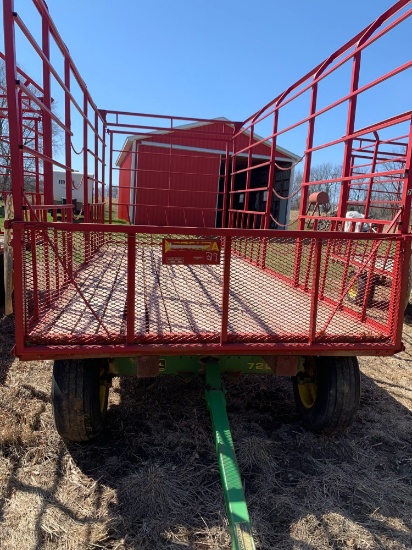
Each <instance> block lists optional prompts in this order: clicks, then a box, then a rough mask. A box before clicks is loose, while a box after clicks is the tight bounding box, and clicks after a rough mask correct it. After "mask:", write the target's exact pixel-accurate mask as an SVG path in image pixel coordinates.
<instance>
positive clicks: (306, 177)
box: [293, 69, 321, 286]
mask: <svg viewBox="0 0 412 550" xmlns="http://www.w3.org/2000/svg"><path fill="white" fill-rule="evenodd" d="M319 71H321V69H320V70H319ZM319 71H318V72H316V74H315V75H314V80H316V78H317V77H318V76H319ZM317 98H318V83H317V82H314V83H313V84H312V91H311V97H310V107H309V115H310V117H311V118H310V119H309V122H308V134H307V138H306V151H305V165H304V167H303V175H302V183H303V184H304V185H302V187H301V192H300V193H301V194H300V206H299V217H298V230H299V231H303V230H304V229H305V222H306V220H305V217H304V216H305V214H306V204H307V202H308V191H309V187H308V186H307V185H305V184H306V183H307V182H309V181H310V172H311V165H312V151H311V149H312V147H313V135H314V131H315V117H314V114H315V113H316V105H317ZM301 258H302V242H301V240H300V239H297V241H296V251H295V264H294V268H293V283H294V285H295V286H298V285H299V279H300V270H301Z"/></svg>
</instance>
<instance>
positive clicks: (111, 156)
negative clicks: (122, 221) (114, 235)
mask: <svg viewBox="0 0 412 550" xmlns="http://www.w3.org/2000/svg"><path fill="white" fill-rule="evenodd" d="M109 142H110V157H109V224H111V223H112V216H113V214H112V209H113V132H112V131H111V130H110V140H109ZM118 191H120V188H119V189H118ZM119 194H120V193H119V192H118V195H117V202H119ZM117 208H119V206H118V207H117Z"/></svg>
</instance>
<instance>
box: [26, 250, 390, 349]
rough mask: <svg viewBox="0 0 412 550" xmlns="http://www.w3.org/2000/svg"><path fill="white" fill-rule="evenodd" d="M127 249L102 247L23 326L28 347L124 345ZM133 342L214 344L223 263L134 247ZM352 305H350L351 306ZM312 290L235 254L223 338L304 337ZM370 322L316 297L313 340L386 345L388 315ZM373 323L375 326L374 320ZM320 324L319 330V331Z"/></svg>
mask: <svg viewBox="0 0 412 550" xmlns="http://www.w3.org/2000/svg"><path fill="white" fill-rule="evenodd" d="M127 277H128V259H127V247H126V246H111V245H106V246H104V247H102V248H101V249H100V250H99V251H98V252H97V253H96V254H94V256H92V258H91V259H90V260H89V262H88V264H87V265H85V266H83V267H81V268H80V269H79V270H78V271H77V273H76V274H75V275H74V278H73V281H69V282H68V283H67V284H66V285H63V287H62V288H61V290H60V291H59V294H58V296H56V297H54V298H53V299H52V300H51V302H50V303H49V304H48V305H47V307H44V308H42V310H41V311H40V313H39V315H38V316H37V318H31V319H30V320H28V323H27V325H26V326H27V334H26V341H27V342H28V343H29V344H48V345H52V344H114V343H125V342H126V330H127V295H126V294H127V293H126V287H127ZM135 284H136V292H135V308H134V309H135V324H134V334H135V338H134V342H135V343H145V342H159V343H167V342H176V343H179V342H181V343H184V342H219V339H220V332H221V323H222V291H223V260H222V263H221V264H220V265H217V266H204V265H199V266H180V265H179V266H169V265H163V264H162V258H161V250H160V247H159V246H157V247H153V246H144V245H141V246H139V247H138V248H137V251H136V281H135ZM355 309H356V308H355ZM310 316H311V295H310V294H309V293H307V292H304V291H303V290H302V289H298V288H294V287H293V286H292V285H291V284H290V283H287V282H286V281H284V280H282V279H281V278H278V277H276V276H275V275H274V274H273V273H270V272H268V271H265V270H262V269H260V268H258V267H257V266H256V265H253V264H252V263H250V262H247V261H246V260H244V259H242V258H240V257H237V256H235V255H233V256H232V258H231V268H230V294H229V315H228V341H229V342H289V343H293V342H296V343H302V342H308V337H309V327H310ZM373 316H374V317H375V318H376V319H375V320H376V323H375V324H376V326H373V324H372V325H371V324H369V323H365V322H362V321H361V319H360V318H359V317H358V318H357V317H356V310H355V311H354V312H353V313H352V314H350V312H348V311H347V310H346V308H344V309H343V310H342V308H336V307H335V306H334V305H333V304H330V303H326V302H324V301H319V303H318V312H317V322H316V340H317V341H320V342H325V343H328V342H330V343H331V345H332V344H333V343H335V344H336V343H337V342H363V343H371V344H373V343H374V342H376V343H380V344H382V343H385V342H389V340H390V337H389V334H390V332H389V329H388V330H387V331H386V332H385V331H384V330H382V328H381V327H382V325H381V323H382V324H384V323H387V312H386V311H384V310H380V309H377V310H376V311H375V312H374V314H373V315H372V317H373ZM378 323H379V325H380V326H379V325H378ZM325 327H326V328H325Z"/></svg>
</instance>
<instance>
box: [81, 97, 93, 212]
mask: <svg viewBox="0 0 412 550" xmlns="http://www.w3.org/2000/svg"><path fill="white" fill-rule="evenodd" d="M88 103H89V102H88V99H87V94H86V92H85V91H83V216H84V221H85V223H88V222H89V221H90V207H89V178H88V172H89V164H88V154H89V153H88ZM92 200H93V199H92Z"/></svg>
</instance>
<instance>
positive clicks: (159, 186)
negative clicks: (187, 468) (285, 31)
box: [2, 0, 412, 539]
mask: <svg viewBox="0 0 412 550" xmlns="http://www.w3.org/2000/svg"><path fill="white" fill-rule="evenodd" d="M33 4H34V6H35V7H36V8H37V11H38V14H39V20H38V23H39V24H40V28H41V37H42V38H41V43H38V42H36V40H35V38H34V37H33V35H32V34H31V30H30V28H29V26H28V25H26V23H25V21H24V19H23V15H21V14H20V13H16V12H15V9H14V2H13V0H4V1H3V10H4V36H5V66H6V75H7V87H6V88H7V89H5V90H3V95H4V97H6V99H7V117H8V123H9V129H10V130H9V136H8V137H7V139H8V140H9V142H10V158H11V160H10V163H9V165H8V163H4V161H3V163H2V164H4V166H3V168H4V167H5V166H6V164H7V165H8V166H7V169H8V170H9V171H10V170H11V174H12V185H11V187H8V188H5V189H4V190H2V191H4V192H6V193H7V192H8V193H11V194H12V198H13V205H14V218H13V219H12V220H11V221H9V222H7V224H6V227H7V228H8V229H11V230H12V234H13V240H12V249H13V255H14V309H15V319H16V346H15V353H16V355H17V356H18V357H19V358H20V359H22V360H30V359H38V358H40V359H54V360H55V363H54V375H53V408H54V414H55V420H56V426H57V429H58V431H59V433H60V434H61V435H62V436H63V437H64V438H66V439H71V440H75V441H83V440H88V439H91V438H92V437H95V436H96V435H97V434H98V433H100V431H101V430H102V426H103V420H104V416H105V412H106V408H107V396H108V388H109V386H110V380H111V378H112V376H114V375H127V374H129V375H135V376H140V377H145V376H157V375H159V374H167V373H174V374H176V373H180V372H186V373H187V372H195V373H205V372H206V375H207V372H208V369H209V368H211V369H212V368H214V369H215V368H217V369H218V373H221V372H228V371H235V372H249V373H256V372H257V373H259V372H261V373H271V374H276V375H287V376H293V380H294V386H295V397H296V402H297V406H298V409H299V412H300V413H301V415H302V418H303V421H304V423H305V424H306V425H307V426H308V427H309V428H310V429H312V430H314V431H316V432H321V433H330V434H334V433H337V432H339V431H341V430H343V429H345V428H346V427H347V426H348V425H349V424H350V422H351V421H352V419H353V417H354V415H355V413H356V410H357V408H358V404H359V396H360V377H359V367H358V363H357V360H356V356H358V355H392V354H395V353H397V352H399V351H400V350H401V349H402V340H401V337H402V322H403V310H404V305H405V298H406V296H407V292H408V281H409V264H410V232H409V230H410V213H411V196H412V176H411V173H412V172H411V170H410V167H411V157H412V139H411V136H412V133H411V114H412V112H411V110H408V109H410V104H409V107H408V109H406V108H402V112H401V113H398V111H397V109H398V106H397V105H391V106H390V107H391V109H389V106H388V104H387V102H385V101H384V97H385V95H384V94H385V93H386V92H385V90H387V83H388V82H391V83H393V86H398V87H399V86H401V87H402V86H405V75H408V76H409V78H410V75H411V68H412V62H411V61H407V62H404V61H402V62H400V63H398V64H396V60H395V63H394V66H393V67H392V68H391V69H390V70H386V69H385V68H384V67H383V68H382V72H380V73H378V74H376V70H375V71H373V74H370V71H368V70H367V69H368V66H367V65H366V66H365V67H364V65H363V64H362V61H363V59H364V58H367V54H368V51H369V49H373V48H374V47H375V44H376V43H378V42H379V41H381V40H382V41H383V40H386V39H387V37H388V36H392V34H394V33H396V32H402V33H406V34H410V21H411V20H410V19H409V17H410V15H411V14H412V9H411V8H410V2H409V1H405V0H402V1H398V2H397V3H396V4H395V5H394V6H393V7H392V8H391V9H389V10H388V11H387V12H386V13H384V14H383V15H382V16H381V17H380V18H379V19H378V20H376V21H375V22H374V23H372V24H371V25H370V26H368V27H367V28H366V29H364V30H363V31H361V32H360V33H359V34H358V35H357V36H355V37H354V38H353V39H351V40H350V41H349V42H347V43H346V44H345V45H344V46H343V47H342V48H340V49H339V50H338V51H336V52H334V53H333V54H331V55H330V56H329V57H328V58H327V59H326V60H325V61H324V62H322V63H320V64H319V65H318V66H316V67H315V68H314V69H313V70H312V71H310V72H309V73H308V74H307V75H305V76H304V77H302V78H301V79H300V80H299V81H297V82H296V83H295V84H293V85H292V86H290V88H288V89H287V90H286V91H284V92H283V93H281V94H279V95H278V96H277V97H276V98H275V99H273V101H271V102H270V103H269V104H268V105H266V106H264V107H263V108H262V109H261V110H259V111H258V112H257V113H255V114H253V115H252V116H250V117H249V118H247V119H246V120H245V121H240V122H239V121H229V120H227V119H224V118H216V119H199V118H185V117H174V116H161V115H154V114H142V113H130V112H122V111H116V110H102V109H98V108H97V107H96V105H95V104H94V102H93V100H92V98H91V97H90V95H89V92H88V90H87V88H86V86H85V84H84V81H83V79H82V78H81V76H80V74H79V72H78V70H77V69H76V66H75V64H74V62H73V60H72V59H71V58H70V55H69V52H68V50H67V48H66V46H65V44H64V42H63V40H62V39H61V37H60V35H59V33H58V30H57V29H56V27H55V26H54V24H53V22H52V20H51V18H50V15H49V12H48V8H47V6H46V4H45V3H44V1H43V0H33ZM32 24H33V25H34V23H30V25H32ZM17 29H18V31H19V33H20V35H24V36H25V38H26V39H27V41H28V43H29V44H30V45H31V47H32V49H33V52H34V53H35V54H36V55H37V56H38V58H39V61H40V64H41V67H42V78H40V79H39V78H35V77H34V76H28V75H25V74H24V73H22V72H21V71H19V69H18V67H17V66H16V61H15V60H16V58H19V51H18V47H17V45H16V44H17V42H16V41H15V33H16V30H17ZM51 44H52V45H53V49H54V50H57V51H58V52H59V55H60V58H61V61H62V63H59V64H58V65H57V64H56V66H54V65H52V63H51V61H50V49H51ZM58 67H59V68H58ZM60 67H63V69H62V71H60ZM375 69H376V68H375ZM337 74H338V75H340V76H342V74H344V75H345V74H346V75H347V79H346V85H345V86H344V87H343V88H339V89H336V87H335V88H333V86H332V88H333V89H334V92H333V94H329V95H327V94H326V93H324V91H325V90H330V89H331V87H330V84H329V82H330V81H331V82H332V84H333V82H334V80H333V79H334V78H335V77H336V75H337ZM36 81H37V83H36ZM407 89H408V88H407ZM339 90H341V91H340V92H339ZM407 96H408V94H405V97H407ZM325 98H326V99H325ZM54 99H58V100H59V104H60V106H62V108H63V111H64V116H63V117H61V118H60V117H58V116H57V115H56V114H55V111H54V109H53V100H54ZM370 102H373V105H374V108H373V110H372V111H373V112H372V111H371V110H366V109H363V108H362V106H365V104H366V103H370ZM325 127H327V128H328V132H326V134H327V135H328V138H327V140H326V141H325V140H323V141H322V140H321V139H319V137H318V135H326V134H325V133H322V132H319V134H317V130H318V129H320V128H325ZM56 128H57V129H58V132H59V133H60V135H61V137H62V139H63V143H64V154H63V155H62V156H61V157H59V156H57V155H56V154H55V153H54V151H53V132H55V131H56V130H55V129H56ZM24 135H25V136H26V139H23V136H24ZM27 136H28V137H27ZM2 139H6V138H4V137H3V138H2ZM289 143H293V144H294V145H293V149H294V150H295V151H296V153H297V154H295V153H290V151H288V150H287V149H285V148H284V147H283V146H286V145H287V144H289ZM331 155H335V156H336V155H339V158H340V160H341V162H342V173H341V174H340V175H339V176H338V177H336V178H330V179H322V180H317V181H313V177H311V170H312V167H313V166H314V165H315V164H316V163H317V162H319V160H322V159H323V158H331ZM297 164H299V166H300V167H301V168H302V171H303V178H302V183H301V185H300V186H299V188H298V189H292V185H291V183H292V182H293V171H294V168H295V166H296V165H297ZM56 167H57V168H58V169H59V170H64V171H65V175H66V186H65V188H66V199H65V201H64V202H65V204H56V199H60V197H54V196H53V168H56ZM74 167H76V168H77V169H78V170H80V171H81V172H82V173H83V174H92V176H89V178H84V182H83V186H84V201H83V211H82V212H81V214H80V215H75V213H74V212H73V207H72V173H73V171H74ZM90 184H92V194H91V196H92V201H90V193H89V185H90ZM331 186H335V189H336V188H337V189H338V196H339V199H338V201H337V204H336V205H335V206H336V215H333V216H332V215H328V214H327V213H326V216H325V214H324V213H322V212H320V210H319V209H318V211H316V209H315V208H313V211H311V210H310V209H309V210H308V198H309V195H310V194H312V193H318V192H325V191H327V190H328V189H330V188H331ZM298 194H300V207H299V213H298V217H297V221H296V222H294V224H293V225H292V226H290V225H289V214H290V204H291V199H292V198H293V197H294V196H296V195H298ZM351 208H356V209H357V210H358V211H359V212H361V213H362V214H363V216H364V218H365V219H366V218H367V223H366V222H365V223H364V228H365V227H366V231H365V230H363V231H357V230H356V223H359V220H356V222H355V221H354V220H353V219H352V218H350V217H349V216H348V215H347V214H348V212H349V211H350V209H351ZM325 220H326V221H327V225H326V226H325V223H324V222H325ZM125 221H126V222H127V223H125ZM320 221H322V225H319V223H320ZM120 222H123V223H120ZM308 222H309V226H310V229H309V230H308V229H307V226H308ZM362 223H363V222H362ZM318 225H319V227H318ZM320 227H322V228H325V227H326V228H327V230H326V231H323V230H319V229H320ZM216 365H217V367H216ZM211 380H212V381H213V377H210V376H209V382H210V384H212V382H211ZM220 389H221V388H220ZM220 389H219V387H217V386H214V390H215V391H218V390H219V391H220ZM209 390H210V387H209ZM76 396H77V397H76ZM79 396H80V401H79ZM76 399H77V401H76ZM79 403H80V404H79ZM210 406H211V408H212V405H210ZM212 412H213V411H212ZM216 429H217V428H216ZM219 452H220V451H219V449H218V453H219ZM221 468H222V476H223V477H224V472H225V466H224V464H223V466H222V465H221ZM245 521H246V520H245ZM247 521H248V520H247ZM235 523H236V522H235ZM236 529H237V528H236V527H234V528H233V533H232V534H233V537H234V539H235V538H236V537H238V536H240V535H239V533H238V531H236ZM244 532H245V533H246V532H247V529H246V530H245V531H244ZM236 533H237V534H236ZM245 536H246V535H245Z"/></svg>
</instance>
